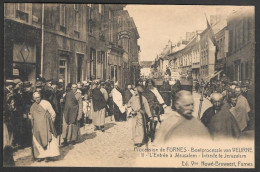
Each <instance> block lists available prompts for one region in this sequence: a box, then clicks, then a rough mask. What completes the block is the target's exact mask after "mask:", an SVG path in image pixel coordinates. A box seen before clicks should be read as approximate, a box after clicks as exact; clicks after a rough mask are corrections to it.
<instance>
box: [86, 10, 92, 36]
mask: <svg viewBox="0 0 260 172" xmlns="http://www.w3.org/2000/svg"><path fill="white" fill-rule="evenodd" d="M92 15H93V14H92V9H91V8H89V9H87V23H88V32H89V33H93V20H92Z"/></svg>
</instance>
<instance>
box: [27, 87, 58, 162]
mask: <svg viewBox="0 0 260 172" xmlns="http://www.w3.org/2000/svg"><path fill="white" fill-rule="evenodd" d="M33 99H34V101H35V103H34V104H33V105H32V106H31V108H30V114H29V118H30V119H31V121H32V130H33V139H32V144H33V156H34V158H35V159H36V160H37V161H42V160H44V159H45V161H49V160H52V159H51V158H52V157H57V156H59V155H60V151H59V143H58V139H57V133H56V131H55V127H54V124H53V122H54V120H55V117H56V114H55V111H54V109H53V108H52V106H51V104H50V103H49V102H48V101H46V100H41V95H40V93H39V92H35V93H34V94H33Z"/></svg>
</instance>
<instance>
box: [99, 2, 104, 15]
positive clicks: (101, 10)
mask: <svg viewBox="0 0 260 172" xmlns="http://www.w3.org/2000/svg"><path fill="white" fill-rule="evenodd" d="M98 12H99V14H102V13H103V4H98Z"/></svg>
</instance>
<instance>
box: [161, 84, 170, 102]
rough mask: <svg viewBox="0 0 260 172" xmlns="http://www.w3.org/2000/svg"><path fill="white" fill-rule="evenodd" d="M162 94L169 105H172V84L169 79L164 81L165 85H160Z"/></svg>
mask: <svg viewBox="0 0 260 172" xmlns="http://www.w3.org/2000/svg"><path fill="white" fill-rule="evenodd" d="M159 92H160V94H161V95H162V98H163V100H164V102H165V104H166V105H167V106H170V105H171V94H170V93H171V86H170V84H169V81H168V80H164V81H163V85H162V86H161V87H160V91H159Z"/></svg>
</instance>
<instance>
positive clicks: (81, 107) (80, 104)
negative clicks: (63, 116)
mask: <svg viewBox="0 0 260 172" xmlns="http://www.w3.org/2000/svg"><path fill="white" fill-rule="evenodd" d="M78 94H79V97H78V103H79V112H78V118H77V119H78V120H80V119H81V117H82V113H83V102H82V96H81V94H80V93H78Z"/></svg>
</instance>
